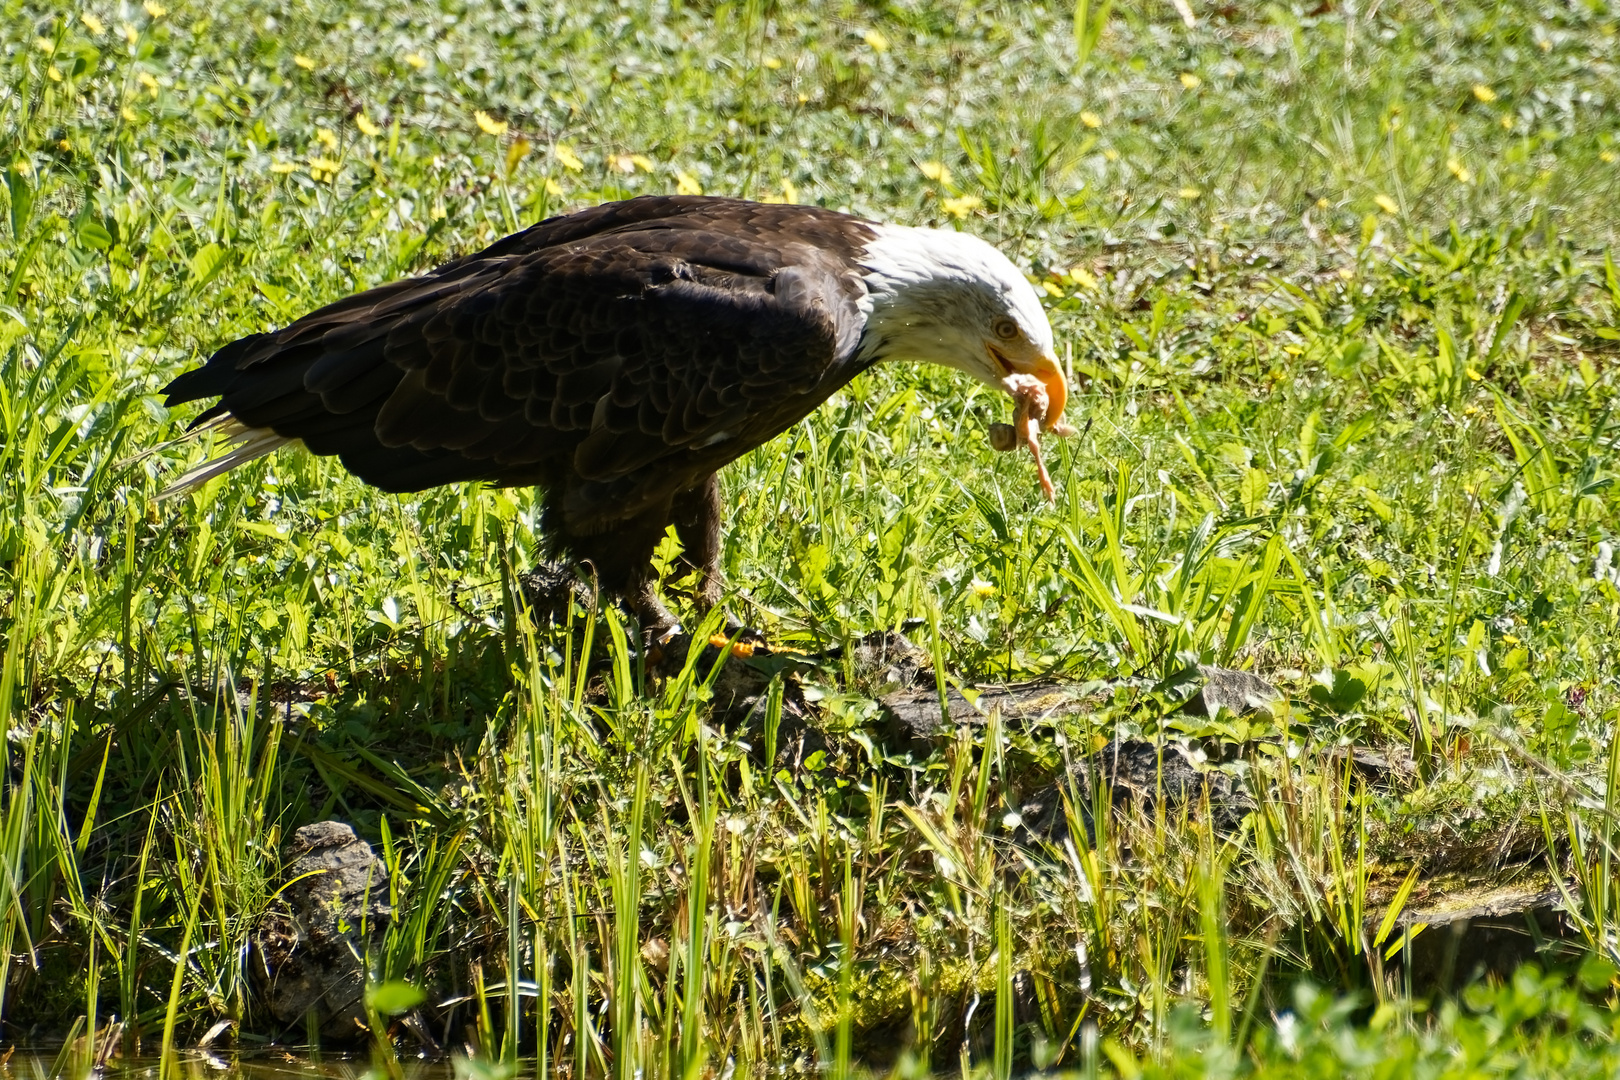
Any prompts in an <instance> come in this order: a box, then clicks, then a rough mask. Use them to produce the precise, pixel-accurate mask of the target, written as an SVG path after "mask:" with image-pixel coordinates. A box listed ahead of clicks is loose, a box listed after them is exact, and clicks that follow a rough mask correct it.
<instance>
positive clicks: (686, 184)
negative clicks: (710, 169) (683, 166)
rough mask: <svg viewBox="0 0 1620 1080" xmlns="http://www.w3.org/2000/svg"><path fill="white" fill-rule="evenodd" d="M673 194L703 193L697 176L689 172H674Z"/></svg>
mask: <svg viewBox="0 0 1620 1080" xmlns="http://www.w3.org/2000/svg"><path fill="white" fill-rule="evenodd" d="M675 194H677V195H701V194H703V185H702V184H700V183H698V182H697V177H695V176H693V175H692V174H691V173H689V172H677V173H676V174H675Z"/></svg>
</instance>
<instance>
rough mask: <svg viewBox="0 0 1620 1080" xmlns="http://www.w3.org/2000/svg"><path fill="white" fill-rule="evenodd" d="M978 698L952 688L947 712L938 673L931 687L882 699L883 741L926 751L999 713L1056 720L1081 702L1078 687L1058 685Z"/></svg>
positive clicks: (981, 693) (992, 690)
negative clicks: (942, 707) (961, 730)
mask: <svg viewBox="0 0 1620 1080" xmlns="http://www.w3.org/2000/svg"><path fill="white" fill-rule="evenodd" d="M974 695H975V696H974V697H973V698H972V699H971V700H970V699H969V698H968V696H967V695H965V694H963V693H962V691H960V690H958V689H956V687H954V686H952V687H948V688H947V690H946V693H945V708H944V709H941V708H940V702H939V689H938V688H937V687H936V686H935V685H934V682H933V678H932V675H929V678H928V685H927V686H923V687H916V688H913V689H909V690H896V691H894V692H893V693H889V694H884V695H883V696H881V697H879V698H878V702H879V704H881V705H882V706H883V714H884V719H885V725H884V730H883V732H882V737H883V741H884V742H885V744H887V745H890V746H907V745H910V746H912V747H926V746H928V745H930V744H932V743H935V742H938V741H940V740H941V739H942V738H943V739H948V738H950V737H952V736H953V735H955V733H956V729H957V728H959V727H963V726H966V727H983V726H984V725H985V724H986V723H988V722H989V719H990V714H991V713H992V712H994V711H999V712H1000V713H1001V717H1002V719H1003V720H1017V721H1020V722H1023V723H1039V722H1041V721H1050V720H1053V719H1055V718H1057V717H1059V716H1064V715H1067V714H1069V713H1071V712H1072V711H1073V710H1074V706H1075V702H1076V700H1077V690H1076V688H1075V687H1074V686H1073V685H1068V686H1065V685H1063V684H1060V683H1054V682H1038V683H1026V684H1023V685H1018V686H981V687H978V688H977V689H976V690H974Z"/></svg>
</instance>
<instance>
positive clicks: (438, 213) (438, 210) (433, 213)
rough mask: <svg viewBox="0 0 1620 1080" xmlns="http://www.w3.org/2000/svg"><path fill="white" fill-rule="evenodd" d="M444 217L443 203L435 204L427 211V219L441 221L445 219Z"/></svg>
mask: <svg viewBox="0 0 1620 1080" xmlns="http://www.w3.org/2000/svg"><path fill="white" fill-rule="evenodd" d="M445 217H446V214H445V209H444V204H443V203H440V204H439V205H437V206H435V207H434V208H433V209H432V210H429V211H428V219H429V220H430V221H443V220H444V219H445Z"/></svg>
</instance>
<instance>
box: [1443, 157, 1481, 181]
mask: <svg viewBox="0 0 1620 1080" xmlns="http://www.w3.org/2000/svg"><path fill="white" fill-rule="evenodd" d="M1446 168H1448V169H1450V170H1451V175H1452V176H1455V177H1456V178H1457V182H1458V183H1459V184H1469V183H1472V182H1473V180H1474V174H1473V173H1471V172H1469V171H1468V166H1466V165H1464V164H1463V163H1462V162H1460V161H1458V160H1457V159H1456V158H1447V159H1446Z"/></svg>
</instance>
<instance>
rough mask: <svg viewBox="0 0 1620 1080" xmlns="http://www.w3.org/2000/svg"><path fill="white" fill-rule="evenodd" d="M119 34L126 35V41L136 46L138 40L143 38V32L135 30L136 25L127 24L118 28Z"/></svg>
mask: <svg viewBox="0 0 1620 1080" xmlns="http://www.w3.org/2000/svg"><path fill="white" fill-rule="evenodd" d="M118 32H119V33H120V34H122V35H124V40H125V41H127V42H129V43H130V44H131V45H133V44H135V41H136V39H138V38H139V37H140V36H141V32H140V31H139V30H137V29H135V24H134V23H125V24H124V25H122V26H120V27H119V28H118Z"/></svg>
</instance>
